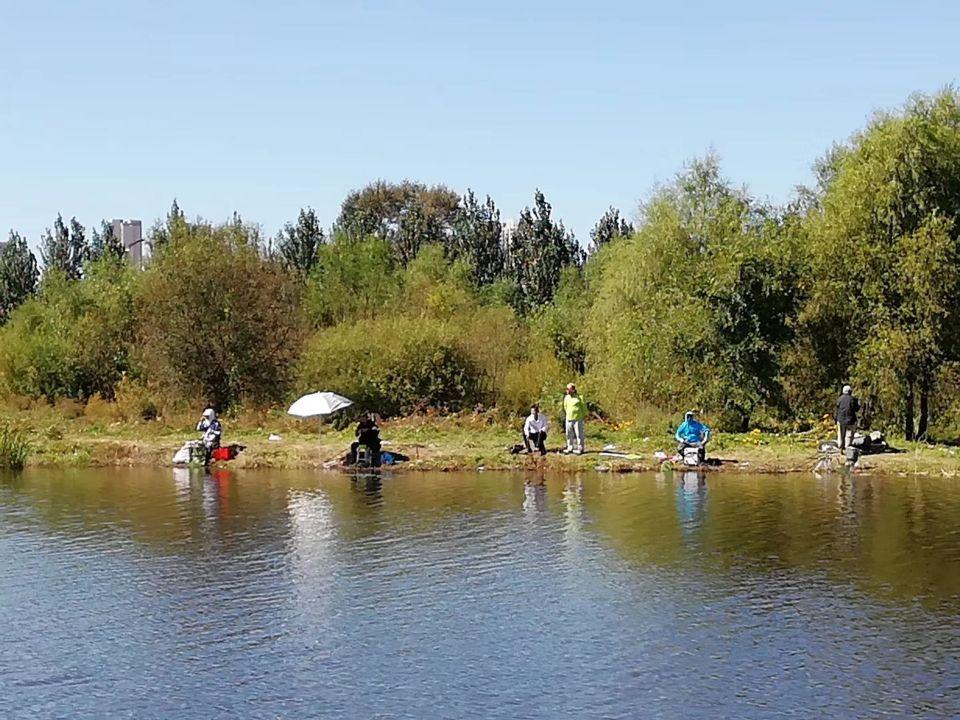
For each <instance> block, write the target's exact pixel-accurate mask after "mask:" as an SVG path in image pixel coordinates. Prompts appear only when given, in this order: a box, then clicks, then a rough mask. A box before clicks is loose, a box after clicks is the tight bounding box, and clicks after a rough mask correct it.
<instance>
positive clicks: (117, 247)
mask: <svg viewBox="0 0 960 720" xmlns="http://www.w3.org/2000/svg"><path fill="white" fill-rule="evenodd" d="M125 254H126V251H125V249H124V247H123V242H122V241H121V240H120V238H118V237H117V235H116V233H114V232H113V223H108V222H107V221H106V220H101V221H100V230H99V231H98V230H97V228H95V227H94V228H92V229H91V230H90V259H91V260H94V261H97V260H102V259H103V258H112V259H113V260H116V261H120V260H123V258H124V255H125Z"/></svg>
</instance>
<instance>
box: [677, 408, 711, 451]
mask: <svg viewBox="0 0 960 720" xmlns="http://www.w3.org/2000/svg"><path fill="white" fill-rule="evenodd" d="M676 438H677V442H678V443H679V444H680V445H679V447H678V448H677V452H679V453H681V454H682V453H683V449H684V448H688V447H695V448H697V449H698V450H699V451H700V462H703V461H704V460H705V459H706V457H707V449H706V448H707V443H708V442H710V428H708V427H707V426H706V425H704V424H703V423H702V422H700V421H699V420H697V413H696V412H695V411H693V410H688V411H687V414H686V415H685V416H684V418H683V422H682V423H680V427H678V428H677V434H676Z"/></svg>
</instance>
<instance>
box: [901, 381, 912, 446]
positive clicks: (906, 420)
mask: <svg viewBox="0 0 960 720" xmlns="http://www.w3.org/2000/svg"><path fill="white" fill-rule="evenodd" d="M913 404H914V393H913V381H912V380H911V381H908V382H907V398H906V407H904V409H903V438H904V440H913V438H914V434H913Z"/></svg>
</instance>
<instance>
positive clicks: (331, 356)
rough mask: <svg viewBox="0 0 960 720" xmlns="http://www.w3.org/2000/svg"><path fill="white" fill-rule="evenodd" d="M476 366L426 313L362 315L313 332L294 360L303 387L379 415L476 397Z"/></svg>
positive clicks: (447, 407)
mask: <svg viewBox="0 0 960 720" xmlns="http://www.w3.org/2000/svg"><path fill="white" fill-rule="evenodd" d="M478 374H479V371H478V368H477V367H476V365H475V363H474V362H473V361H472V360H471V359H470V357H469V356H468V355H467V354H466V353H465V352H464V351H463V349H462V348H461V347H460V346H459V345H458V343H457V342H456V340H455V338H454V334H453V333H452V332H451V331H450V330H449V329H448V328H447V327H446V326H445V325H444V324H443V323H440V322H438V321H436V320H431V319H428V318H408V319H404V320H393V321H391V320H368V321H362V322H357V323H352V324H349V325H340V326H336V327H333V328H329V329H327V330H323V331H321V332H319V333H318V334H317V335H316V336H315V337H314V338H313V340H312V341H311V342H310V343H309V344H308V346H307V349H306V350H305V352H304V355H303V357H302V359H301V362H300V374H299V378H300V379H299V386H300V389H301V390H303V391H304V392H309V391H315V390H332V391H334V392H338V393H341V394H343V395H346V396H347V397H349V398H351V399H352V400H354V401H355V402H357V403H358V404H359V405H361V406H362V407H364V408H367V409H370V410H374V411H377V412H379V413H382V414H384V415H397V414H408V413H413V412H422V411H424V410H427V409H430V408H434V409H438V410H442V411H456V410H461V409H463V408H467V407H472V406H473V405H474V404H475V403H476V402H477V400H478V396H479V391H478V382H477V378H478Z"/></svg>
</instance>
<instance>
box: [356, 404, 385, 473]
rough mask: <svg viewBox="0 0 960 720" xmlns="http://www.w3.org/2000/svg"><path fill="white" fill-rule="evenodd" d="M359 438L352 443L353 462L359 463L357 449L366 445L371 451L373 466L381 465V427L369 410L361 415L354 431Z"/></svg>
mask: <svg viewBox="0 0 960 720" xmlns="http://www.w3.org/2000/svg"><path fill="white" fill-rule="evenodd" d="M354 434H355V435H356V436H357V439H356V440H355V441H354V442H353V443H351V444H350V459H351V460H352V462H353V464H354V465H356V464H357V460H358V458H357V451H358V450H359V449H360V446H361V445H364V446H366V448H367V449H368V450H369V451H370V464H371V465H372V466H373V467H379V466H380V428H379V426H378V425H377V420H376V418H375V417H374V416H372V415H371V414H370V413H368V412H364V413H363V414H362V415H360V421H359V422H358V423H357V429H356V430H355V431H354Z"/></svg>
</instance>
